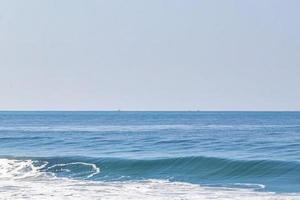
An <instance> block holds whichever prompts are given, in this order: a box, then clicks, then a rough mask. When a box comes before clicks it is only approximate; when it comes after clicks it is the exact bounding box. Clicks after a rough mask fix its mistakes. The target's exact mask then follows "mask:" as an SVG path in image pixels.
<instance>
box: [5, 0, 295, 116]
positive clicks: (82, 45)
mask: <svg viewBox="0 0 300 200" xmlns="http://www.w3.org/2000/svg"><path fill="white" fill-rule="evenodd" d="M299 8H300V1H298V0H285V1H283V0H244V1H240V0H206V1H203V0H151V1H149V0H147V1H146V0H127V1H124V0H88V1H86V0H43V1H41V0H26V1H24V0H9V1H8V0H0V110H118V109H121V110H204V111H206V110H291V111H293V110H300V89H299V88H300V20H299V19H300V12H299Z"/></svg>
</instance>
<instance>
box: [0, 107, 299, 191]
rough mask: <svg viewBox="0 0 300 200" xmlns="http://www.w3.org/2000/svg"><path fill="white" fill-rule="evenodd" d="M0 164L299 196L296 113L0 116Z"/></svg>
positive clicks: (79, 176)
mask: <svg viewBox="0 0 300 200" xmlns="http://www.w3.org/2000/svg"><path fill="white" fill-rule="evenodd" d="M0 158H2V159H8V160H9V159H15V160H19V161H22V160H31V161H33V162H34V165H35V166H40V168H39V170H40V171H41V172H46V173H51V174H54V175H55V176H56V177H64V178H68V179H72V180H91V181H101V182H114V181H119V182H122V181H145V180H153V179H155V180H167V181H169V182H185V183H192V184H200V185H204V186H209V187H225V188H252V189H254V190H256V191H262V192H265V191H267V192H276V193H300V112H125V111H121V112H0ZM0 165H1V164H0ZM0 168H1V166H0ZM8 171H9V170H8ZM25 171H26V170H25Z"/></svg>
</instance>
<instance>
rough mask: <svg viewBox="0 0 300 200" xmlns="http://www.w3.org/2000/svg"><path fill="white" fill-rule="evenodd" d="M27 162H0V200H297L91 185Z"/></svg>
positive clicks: (160, 186) (148, 185)
mask: <svg viewBox="0 0 300 200" xmlns="http://www.w3.org/2000/svg"><path fill="white" fill-rule="evenodd" d="M42 167H43V166H36V165H35V163H34V162H33V161H31V160H13V159H0V199H1V200H20V199H33V200H35V199H38V200H40V199H43V200H44V199H45V200H47V199H54V200H59V199H61V200H68V199H70V200H71V199H72V200H76V199H86V200H89V199H93V200H94V199H101V200H102V199H104V200H106V199H107V200H117V199H120V200H126V199H143V200H147V199H162V200H167V199H172V200H173V199H174V200H183V199H186V200H187V199H191V200H196V199H197V200H205V199H221V200H225V199H228V200H229V199H230V200H232V199H236V200H246V199H247V200H248V199H261V200H281V199H282V200H300V196H295V195H294V196H289V195H278V194H274V193H266V192H255V191H253V190H250V189H228V188H227V189H226V188H217V187H202V186H199V185H195V184H188V183H180V182H169V181H161V180H147V181H126V182H95V181H79V180H72V179H67V178H57V177H55V176H51V175H49V174H47V173H45V172H42V171H41V170H40V169H41V168H42Z"/></svg>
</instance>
